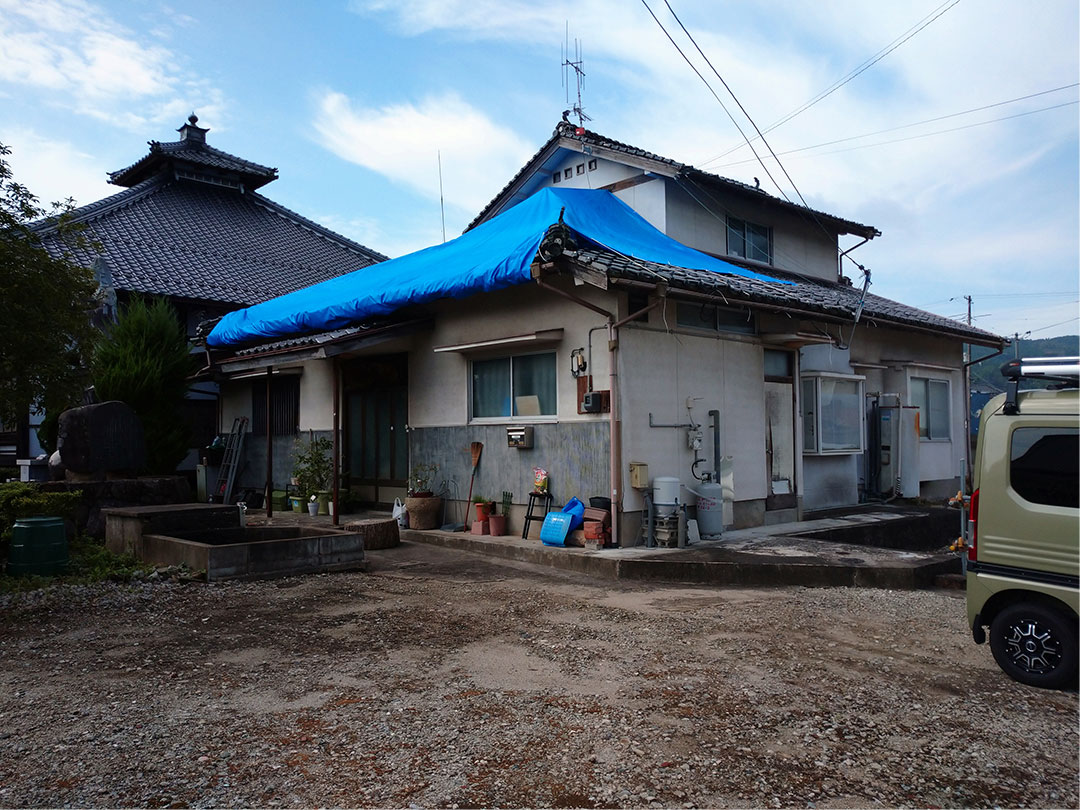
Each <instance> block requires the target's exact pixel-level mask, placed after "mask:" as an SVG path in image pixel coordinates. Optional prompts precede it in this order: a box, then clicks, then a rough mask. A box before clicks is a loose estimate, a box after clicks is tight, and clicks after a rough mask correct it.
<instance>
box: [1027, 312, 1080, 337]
mask: <svg viewBox="0 0 1080 810" xmlns="http://www.w3.org/2000/svg"><path fill="white" fill-rule="evenodd" d="M1073 321H1080V315H1073V316H1072V317H1071V318H1068V319H1066V320H1064V321H1058V322H1057V323H1052V324H1050V325H1049V326H1040V327H1039V328H1038V329H1029V330H1028V334H1029V335H1030V334H1031V333H1032V332H1045V331H1046V330H1047V329H1053V328H1054V327H1055V326H1064V325H1065V324H1067V323H1072V322H1073Z"/></svg>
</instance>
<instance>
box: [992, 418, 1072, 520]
mask: <svg viewBox="0 0 1080 810" xmlns="http://www.w3.org/2000/svg"><path fill="white" fill-rule="evenodd" d="M1009 483H1010V484H1011V485H1012V488H1013V489H1014V490H1016V493H1017V494H1018V495H1019V496H1020V497H1021V498H1023V499H1024V500H1026V501H1031V502H1032V503H1041V504H1046V505H1047V506H1070V507H1072V508H1073V509H1076V508H1077V507H1078V506H1080V431H1078V430H1077V429H1076V428H1062V427H1025V428H1017V429H1016V430H1014V431H1013V434H1012V446H1011V448H1010V453H1009Z"/></svg>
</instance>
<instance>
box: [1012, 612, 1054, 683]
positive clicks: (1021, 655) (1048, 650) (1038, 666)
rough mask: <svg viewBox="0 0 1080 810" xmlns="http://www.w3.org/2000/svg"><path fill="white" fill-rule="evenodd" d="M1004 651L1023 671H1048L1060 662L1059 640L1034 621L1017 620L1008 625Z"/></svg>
mask: <svg viewBox="0 0 1080 810" xmlns="http://www.w3.org/2000/svg"><path fill="white" fill-rule="evenodd" d="M1005 652H1006V654H1007V655H1008V656H1009V658H1010V660H1012V662H1013V663H1014V664H1015V665H1016V666H1017V667H1019V668H1020V669H1022V670H1024V671H1025V672H1031V673H1035V674H1041V673H1045V672H1050V671H1051V670H1053V669H1054V668H1055V667H1057V666H1058V664H1060V663H1061V641H1060V640H1058V639H1056V638H1054V636H1053V634H1052V633H1051V632H1050V630H1048V629H1047V628H1045V627H1043V626H1042V625H1041V624H1039V623H1038V622H1036V621H1031V620H1030V619H1029V620H1026V621H1018V622H1016V623H1014V624H1012V625H1010V626H1009V635H1008V636H1007V637H1006V639H1005Z"/></svg>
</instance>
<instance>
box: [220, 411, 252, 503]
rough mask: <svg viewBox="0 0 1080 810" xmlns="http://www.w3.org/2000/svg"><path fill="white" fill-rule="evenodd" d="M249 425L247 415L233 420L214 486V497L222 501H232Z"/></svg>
mask: <svg viewBox="0 0 1080 810" xmlns="http://www.w3.org/2000/svg"><path fill="white" fill-rule="evenodd" d="M247 425H248V419H247V417H246V416H238V417H236V419H234V420H233V426H232V432H230V433H229V438H228V439H227V440H226V442H225V455H224V456H222V459H221V468H220V469H219V470H218V477H217V484H216V485H215V486H214V497H215V498H221V502H222V503H232V495H233V485H234V484H235V483H236V472H237V469H238V468H239V466H240V459H241V455H242V453H243V452H244V434H245V433H246V432H247Z"/></svg>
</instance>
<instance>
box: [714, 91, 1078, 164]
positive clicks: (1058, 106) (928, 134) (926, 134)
mask: <svg viewBox="0 0 1080 810" xmlns="http://www.w3.org/2000/svg"><path fill="white" fill-rule="evenodd" d="M1076 104H1080V101H1066V102H1063V103H1061V104H1053V105H1051V106H1049V107H1040V108H1039V109H1037V110H1028V111H1027V112H1022V113H1016V114H1015V115H1006V116H1002V117H1001V118H990V119H988V120H986V121H977V122H976V123H974V124H965V125H963V126H960V127H950V128H948V129H937V130H934V131H933V132H924V133H922V134H921V135H909V136H908V137H906V138H893V139H891V140H888V141H878V142H877V143H864V144H862V145H861V146H849V147H847V148H846V149H833V150H832V151H831V152H818V153H817V154H815V155H806V157H825V156H826V155H839V154H841V153H843V152H854V151H856V150H858V149H870V148H871V147H874V146H888V145H889V144H893V143H903V142H905V141H917V140H920V139H921V138H929V137H931V136H933V135H946V134H948V133H950V132H960V131H962V130H965V129H974V128H975V127H983V126H986V125H987V124H996V123H999V122H1001V121H1011V120H1013V119H1014V118H1023V117H1024V116H1027V115H1034V114H1035V113H1041V112H1048V111H1050V110H1058V109H1061V108H1062V107H1072V106H1074V105H1076ZM870 134H874V133H870ZM865 137H867V136H866V135H858V136H855V138H865ZM842 140H854V138H844V139H842ZM832 143H838V141H829V142H828V143H819V144H816V145H814V146H803V147H801V148H799V149H790V150H788V151H787V152H781V153H780V154H781V155H791V154H794V153H796V152H805V151H807V150H810V149H819V148H821V147H823V146H829V145H830V144H832ZM744 163H753V161H751V160H737V161H735V162H733V163H725V164H723V165H721V166H717V167H716V168H718V169H725V168H728V167H730V166H741V165H742V164H744Z"/></svg>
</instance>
